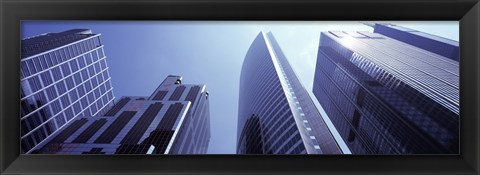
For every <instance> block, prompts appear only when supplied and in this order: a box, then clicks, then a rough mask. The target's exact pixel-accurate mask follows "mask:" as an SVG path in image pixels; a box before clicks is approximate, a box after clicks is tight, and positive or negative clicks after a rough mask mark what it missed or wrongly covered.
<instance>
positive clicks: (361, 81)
mask: <svg viewBox="0 0 480 175" xmlns="http://www.w3.org/2000/svg"><path fill="white" fill-rule="evenodd" d="M375 26H379V25H375ZM396 28H397V29H400V28H399V27H398V26H397V27H396ZM397 37H400V38H395V39H393V38H390V35H389V36H386V35H383V34H381V33H370V32H344V31H329V32H322V33H321V37H320V47H319V50H318V57H317V64H316V69H315V78H314V86H313V92H314V94H315V96H316V97H317V99H318V100H319V102H320V104H321V105H322V106H323V108H324V109H325V111H326V112H327V115H328V116H329V118H330V119H331V120H332V122H333V123H334V125H335V126H336V128H337V130H338V131H339V133H340V135H341V136H342V138H343V139H344V141H345V142H346V143H347V145H348V146H349V148H350V150H351V151H352V153H354V154H413V153H420V154H442V153H443V154H448V153H454V154H456V153H458V150H459V140H458V139H459V136H458V133H459V64H458V61H455V59H452V57H450V58H449V57H445V56H442V55H439V54H436V53H433V52H432V51H430V50H429V49H428V48H424V47H417V45H418V44H416V42H415V41H413V40H408V39H407V40H406V41H403V38H401V36H400V35H397ZM427 39H431V38H427ZM418 41H419V42H420V40H418Z"/></svg>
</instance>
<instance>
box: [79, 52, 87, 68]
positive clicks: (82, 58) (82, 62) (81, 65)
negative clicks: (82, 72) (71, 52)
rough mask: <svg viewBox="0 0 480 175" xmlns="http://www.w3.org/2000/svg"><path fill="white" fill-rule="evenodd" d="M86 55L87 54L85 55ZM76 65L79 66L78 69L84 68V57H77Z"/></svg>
mask: <svg viewBox="0 0 480 175" xmlns="http://www.w3.org/2000/svg"><path fill="white" fill-rule="evenodd" d="M87 55H88V54H87ZM78 63H79V65H80V69H81V68H84V67H85V66H86V65H85V57H79V58H78Z"/></svg>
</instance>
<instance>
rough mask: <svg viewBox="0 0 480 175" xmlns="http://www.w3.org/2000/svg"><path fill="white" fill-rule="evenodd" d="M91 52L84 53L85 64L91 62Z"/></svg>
mask: <svg viewBox="0 0 480 175" xmlns="http://www.w3.org/2000/svg"><path fill="white" fill-rule="evenodd" d="M92 53H93V52H92ZM92 53H88V54H86V57H85V60H86V61H87V65H90V64H92V55H91V54H92Z"/></svg>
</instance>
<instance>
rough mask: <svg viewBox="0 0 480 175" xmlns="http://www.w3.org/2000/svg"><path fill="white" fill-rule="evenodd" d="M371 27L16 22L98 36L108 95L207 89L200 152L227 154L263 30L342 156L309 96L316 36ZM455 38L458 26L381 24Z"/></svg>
mask: <svg viewBox="0 0 480 175" xmlns="http://www.w3.org/2000/svg"><path fill="white" fill-rule="evenodd" d="M362 22H371V21H360V22H359V21H341V22H325V21H323V22H322V21H22V23H21V30H22V31H21V35H22V36H20V37H21V38H26V37H31V36H35V35H39V34H43V33H49V32H62V31H65V30H69V29H91V30H92V32H93V33H101V34H102V36H101V40H102V44H104V50H105V55H106V56H107V64H108V66H109V73H110V76H111V78H112V79H111V81H112V86H113V88H114V89H113V91H114V95H115V97H116V98H117V99H119V98H120V97H122V96H149V95H150V94H151V93H152V92H153V91H154V90H155V88H156V87H157V86H158V85H159V84H160V83H161V82H162V81H163V79H164V78H165V77H166V76H168V75H180V76H182V77H183V80H182V83H183V84H205V85H206V88H207V90H208V91H209V100H210V122H211V123H210V127H211V138H210V143H209V148H208V152H207V153H208V154H235V152H236V140H237V138H236V136H237V133H236V132H237V117H238V116H237V115H238V109H237V108H238V94H239V81H240V70H241V66H242V63H243V59H244V57H245V55H246V53H247V50H248V48H249V47H250V44H251V43H252V42H253V40H254V38H255V37H256V36H257V35H258V34H259V32H260V31H264V32H269V31H271V32H272V33H273V35H274V37H275V38H276V39H277V41H278V43H279V45H280V47H281V49H282V51H283V52H284V54H285V56H286V57H287V59H288V61H289V62H290V64H291V66H292V68H293V70H294V71H295V73H296V74H297V76H298V78H299V79H300V81H301V83H302V84H303V85H304V87H305V88H306V89H307V91H308V92H309V94H310V96H311V97H312V98H313V99H314V100H313V101H314V102H316V105H317V107H318V108H319V110H320V113H321V114H322V117H323V118H324V120H325V121H326V123H327V125H328V127H329V128H330V130H331V131H332V133H333V135H334V137H335V138H336V139H337V141H339V144H340V147H341V148H342V150H343V151H344V152H345V153H350V151H349V150H348V148H347V147H346V145H345V143H344V142H343V141H342V139H341V138H340V136H339V135H338V132H337V131H336V129H335V128H334V126H333V124H332V123H331V121H330V120H329V119H328V116H327V115H326V113H325V112H324V111H323V109H322V108H321V105H320V104H319V103H318V101H317V100H316V98H315V96H314V95H313V93H312V88H313V76H314V69H315V63H316V56H317V51H318V44H319V38H320V32H324V31H330V30H336V31H370V32H372V31H373V28H371V27H368V26H366V25H364V24H362ZM382 22H388V23H393V24H397V25H401V26H403V27H407V28H411V29H415V30H418V31H422V32H426V33H430V34H434V35H438V36H441V37H444V38H448V39H452V40H455V41H458V40H459V22H458V21H382Z"/></svg>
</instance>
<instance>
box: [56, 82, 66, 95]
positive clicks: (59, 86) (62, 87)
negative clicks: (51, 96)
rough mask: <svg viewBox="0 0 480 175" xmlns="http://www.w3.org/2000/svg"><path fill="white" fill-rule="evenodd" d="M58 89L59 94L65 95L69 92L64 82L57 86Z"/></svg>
mask: <svg viewBox="0 0 480 175" xmlns="http://www.w3.org/2000/svg"><path fill="white" fill-rule="evenodd" d="M56 87H57V90H58V94H63V93H65V92H66V91H67V89H66V87H65V84H64V83H63V81H60V82H58V83H57V84H56Z"/></svg>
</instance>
